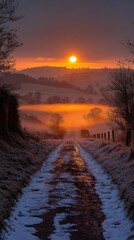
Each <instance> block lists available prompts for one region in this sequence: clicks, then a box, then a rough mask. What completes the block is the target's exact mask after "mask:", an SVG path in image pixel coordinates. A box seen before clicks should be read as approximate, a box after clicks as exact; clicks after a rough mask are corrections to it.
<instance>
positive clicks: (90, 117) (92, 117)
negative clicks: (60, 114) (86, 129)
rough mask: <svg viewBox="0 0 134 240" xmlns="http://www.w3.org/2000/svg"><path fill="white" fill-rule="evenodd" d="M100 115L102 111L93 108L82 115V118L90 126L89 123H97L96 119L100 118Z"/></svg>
mask: <svg viewBox="0 0 134 240" xmlns="http://www.w3.org/2000/svg"><path fill="white" fill-rule="evenodd" d="M101 113H102V109H100V108H98V107H94V108H92V109H90V111H89V113H88V114H86V115H84V116H83V117H84V119H85V120H86V121H88V123H89V124H90V121H94V122H96V121H98V119H100V118H101Z"/></svg>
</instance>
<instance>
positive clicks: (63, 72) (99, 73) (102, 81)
mask: <svg viewBox="0 0 134 240" xmlns="http://www.w3.org/2000/svg"><path fill="white" fill-rule="evenodd" d="M113 70H114V69H107V68H104V69H88V68H81V69H68V68H66V67H49V66H44V67H35V68H28V69H24V70H22V71H20V72H21V73H24V74H27V75H29V76H31V77H34V78H40V77H47V78H55V79H58V80H60V81H66V82H67V83H71V84H73V85H75V86H77V87H80V88H85V87H87V86H88V85H89V84H93V85H94V86H95V85H100V86H106V85H107V83H108V81H109V80H110V78H111V77H110V73H111V72H112V71H113Z"/></svg>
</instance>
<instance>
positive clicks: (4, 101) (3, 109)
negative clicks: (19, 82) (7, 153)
mask: <svg viewBox="0 0 134 240" xmlns="http://www.w3.org/2000/svg"><path fill="white" fill-rule="evenodd" d="M8 100H9V90H8V89H7V88H6V87H5V86H2V87H0V137H1V138H3V139H5V140H6V139H7V138H8V136H9V132H8Z"/></svg>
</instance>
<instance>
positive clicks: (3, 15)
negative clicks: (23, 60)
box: [0, 0, 21, 72]
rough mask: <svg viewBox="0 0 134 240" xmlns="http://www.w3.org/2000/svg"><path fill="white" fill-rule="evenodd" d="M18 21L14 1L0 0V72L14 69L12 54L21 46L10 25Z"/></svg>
mask: <svg viewBox="0 0 134 240" xmlns="http://www.w3.org/2000/svg"><path fill="white" fill-rule="evenodd" d="M18 19H19V17H18V16H17V15H16V4H15V0H0V72H4V71H7V70H10V69H13V68H14V64H15V61H14V59H13V56H12V53H13V51H14V50H15V49H16V48H17V47H19V46H20V45H21V44H20V43H19V41H18V38H17V35H16V30H15V29H13V28H11V23H13V22H15V21H17V20H18Z"/></svg>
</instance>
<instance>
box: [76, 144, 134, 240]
mask: <svg viewBox="0 0 134 240" xmlns="http://www.w3.org/2000/svg"><path fill="white" fill-rule="evenodd" d="M77 146H78V148H79V151H80V154H81V156H82V157H83V159H84V160H85V162H86V164H87V167H88V169H89V171H90V172H91V173H92V174H93V176H94V177H95V179H96V185H95V189H96V193H97V194H98V195H99V197H100V199H101V201H102V209H103V212H104V214H105V216H106V219H105V220H104V222H103V226H102V227H103V230H104V233H103V234H104V238H105V239H106V240H107V239H108V240H115V239H116V240H118V239H121V240H126V239H128V238H129V237H130V236H132V235H133V234H134V230H133V229H132V228H133V225H134V224H133V222H132V221H131V220H129V219H128V217H127V216H126V211H125V206H124V202H123V200H120V198H119V190H118V188H117V186H116V185H115V184H114V183H113V182H112V179H111V178H110V177H109V175H108V174H107V173H106V172H105V171H104V170H103V168H102V167H101V166H100V165H99V164H97V162H96V161H95V160H94V159H93V157H92V156H91V155H90V154H89V153H88V152H87V151H85V150H84V149H83V148H82V147H81V146H80V145H79V144H78V145H77Z"/></svg>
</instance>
